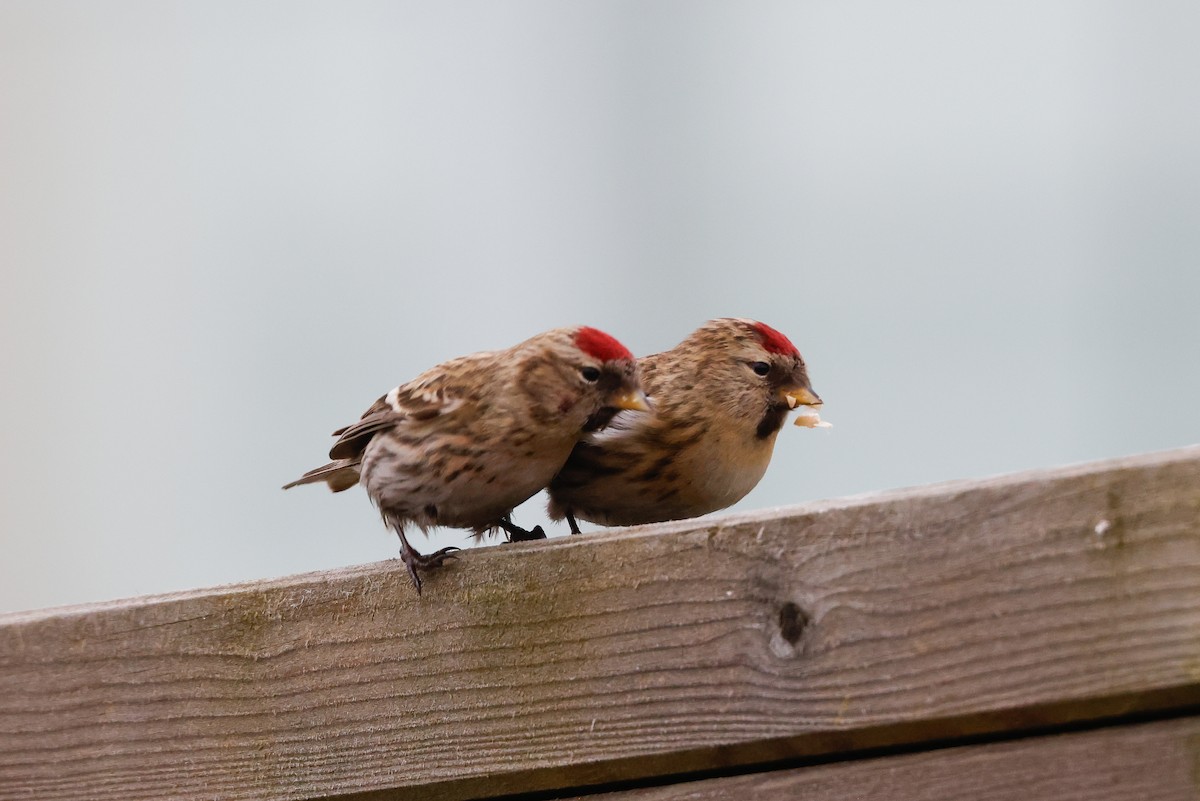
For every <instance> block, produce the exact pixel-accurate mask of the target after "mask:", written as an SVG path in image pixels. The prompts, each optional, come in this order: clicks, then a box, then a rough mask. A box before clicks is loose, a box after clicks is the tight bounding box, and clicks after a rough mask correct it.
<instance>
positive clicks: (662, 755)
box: [0, 447, 1200, 801]
mask: <svg viewBox="0 0 1200 801" xmlns="http://www.w3.org/2000/svg"><path fill="white" fill-rule="evenodd" d="M1198 709H1200V447H1192V448H1186V449H1181V450H1176V451H1171V452H1167V453H1161V454H1152V455H1148V456H1139V457H1134V458H1128V459H1119V460H1113V461H1108V462H1102V463H1097V464H1092V465H1085V466H1080V467H1071V468H1065V469H1057V470H1050V471H1041V472H1032V473H1024V474H1020V475H1015V476H1009V477H1003V478H998V479H989V480H985V481H972V482H955V483H949V484H943V485H937V486H931V487H924V488H919V489H913V490H903V491H897V492H889V493H883V494H878V495H873V496H867V497H861V498H851V499H847V500H839V501H830V502H823V503H816V504H810V505H806V506H801V507H795V508H790V509H783V510H772V511H767V512H761V513H755V514H748V515H740V516H733V517H726V518H719V519H714V520H703V521H691V522H684V523H678V524H670V525H661V526H652V527H642V528H636V529H624V530H615V531H610V532H601V533H592V534H588V535H586V536H581V537H571V538H562V539H555V540H550V541H545V542H538V543H522V544H514V545H503V546H497V547H491V548H483V549H478V550H473V551H470V552H468V553H465V554H463V555H462V558H461V559H460V560H458V561H456V562H454V563H452V564H450V565H449V566H448V568H447V569H445V570H444V571H441V572H439V573H437V574H434V575H431V576H430V578H429V580H428V581H427V582H426V589H425V595H424V596H423V597H420V598H418V597H417V596H416V595H415V593H414V592H413V591H412V587H411V586H410V585H409V582H408V579H407V577H406V575H405V573H404V571H403V569H402V568H401V567H400V566H399V564H398V563H396V562H383V563H379V564H373V565H366V566H363V567H360V568H354V569H346V570H336V571H330V572H326V573H317V574H310V575H303V576H296V577H292V578H288V579H281V580H276V581H264V582H258V583H252V584H245V585H238V586H231V587H221V588H217V589H211V590H201V591H195V592H187V593H180V594H176V595H168V596H158V597H151V598H139V599H133V600H129V601H119V602H113V603H105V604H95V605H90V606H81V607H72V608H65V609H51V610H46V611H38V612H28V613H20V614H15V615H7V616H2V617H0V799H17V798H20V799H27V798H37V799H68V798H69V799H78V798H87V799H122V800H124V799H168V798H170V799H189V800H193V799H219V800H220V801H226V800H227V799H316V798H322V799H327V798H342V799H358V800H359V801H366V800H367V799H405V798H414V799H416V798H420V799H431V800H433V801H437V800H438V799H447V800H449V799H467V798H479V797H495V796H501V795H506V794H514V793H523V792H531V791H542V792H543V793H544V796H545V797H569V796H574V795H578V794H581V793H595V792H596V791H597V789H601V790H605V791H609V792H611V794H603V795H600V796H596V795H593V796H592V797H593V798H606V799H607V798H612V799H614V801H615V800H616V799H630V801H633V800H634V799H637V801H645V800H647V799H685V798H686V799H720V798H739V799H741V798H746V797H762V798H792V797H797V796H799V795H803V796H804V797H806V798H816V799H825V798H829V799H833V798H844V797H853V798H863V799H876V798H878V799H884V798H889V799H892V798H894V799H910V798H911V799H916V798H945V797H963V798H976V799H997V801H1000V800H1001V799H1018V798H1019V799H1021V801H1030V800H1031V799H1036V798H1055V799H1058V798H1079V799H1084V798H1087V799H1104V800H1107V799H1116V798H1135V797H1136V798H1149V799H1184V798H1192V799H1194V798H1197V797H1200V790H1197V787H1198V786H1200V784H1198V783H1200V713H1198V712H1197V710H1198ZM1150 717H1153V718H1156V719H1155V720H1147V718H1150ZM1135 720H1136V721H1141V722H1137V723H1135V722H1134V721H1135ZM1047 727H1065V728H1067V729H1070V731H1066V732H1064V733H1050V732H1049V731H1048V729H1047ZM1030 735H1037V736H1030ZM962 738H967V739H962ZM972 738H974V739H972ZM960 741H961V742H963V743H967V744H963V745H961V746H958V747H953V746H955V745H956V742H960ZM890 752H895V753H890ZM900 752H903V753H900ZM864 754H865V755H867V756H871V757H872V758H863V757H864ZM989 777H990V779H989ZM1089 788H1090V789H1089Z"/></svg>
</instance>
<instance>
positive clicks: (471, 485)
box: [284, 326, 648, 593]
mask: <svg viewBox="0 0 1200 801" xmlns="http://www.w3.org/2000/svg"><path fill="white" fill-rule="evenodd" d="M647 408H648V407H647V404H646V396H645V394H644V393H643V392H642V389H641V386H640V384H639V380H638V368H637V362H636V360H635V359H634V357H633V354H631V353H630V352H629V350H628V349H626V348H625V346H624V345H622V344H621V343H620V342H618V341H617V340H616V339H614V338H613V337H611V336H609V335H608V334H606V333H604V332H603V331H599V330H597V329H595V328H590V327H587V326H581V327H576V328H557V329H554V330H552V331H547V332H545V333H542V334H538V335H537V336H534V337H532V338H530V339H527V340H526V341H524V342H522V343H520V344H518V345H514V346H513V347H511V348H508V349H507V350H501V351H490V352H486V353H475V354H472V355H470V356H463V357H460V358H457V359H452V360H450V361H448V362H444V363H442V364H439V365H438V366H436V367H434V368H432V369H430V370H427V371H425V372H424V373H422V374H421V375H419V376H417V377H416V378H415V379H413V380H412V381H410V382H408V383H407V384H401V385H400V386H398V387H396V388H395V389H393V390H391V391H390V392H388V393H387V394H386V395H384V396H383V397H381V398H380V399H379V400H377V401H375V404H374V405H373V406H371V408H370V409H367V411H366V412H365V413H364V414H363V416H362V419H360V420H359V421H358V422H357V423H355V424H353V425H351V426H347V427H346V428H341V429H338V430H337V431H335V432H333V434H334V436H336V437H337V438H338V439H337V441H336V442H335V443H334V445H333V448H332V449H331V450H330V451H329V458H330V459H332V460H333V461H332V462H330V463H329V464H327V465H323V466H321V467H318V468H316V469H315V470H310V471H309V472H307V473H305V474H304V475H303V476H301V477H300V478H299V479H297V480H296V481H293V482H292V483H290V484H287V485H285V486H284V489H288V488H289V487H294V486H296V485H298V484H314V483H317V482H324V483H326V484H328V485H329V488H330V489H331V490H333V491H334V492H341V491H342V490H346V489H349V488H350V487H353V486H354V485H355V484H359V483H361V484H362V485H363V487H364V488H365V489H366V491H367V494H368V495H369V496H370V497H371V500H372V501H374V503H375V505H376V506H377V507H378V508H379V511H380V513H381V514H382V515H383V520H384V522H385V523H386V524H387V525H388V526H389V527H391V528H392V529H393V530H394V531H395V532H396V534H397V535H399V537H400V557H401V559H403V561H404V564H405V565H406V566H407V568H408V572H409V575H410V576H411V577H412V580H413V584H414V585H415V586H416V588H417V592H418V593H420V592H421V577H420V574H419V573H418V570H427V569H430V568H434V567H438V566H440V565H441V564H442V562H443V561H444V560H445V559H446V557H447V555H448V554H449V553H450V552H451V551H455V550H458V549H457V548H443V549H442V550H440V551H438V552H437V553H434V554H429V555H423V554H420V553H418V552H417V551H416V550H415V549H414V548H413V547H412V545H411V544H410V543H409V541H408V537H407V536H406V535H405V528H406V527H408V526H409V525H416V526H417V527H418V528H420V529H421V530H422V531H426V530H428V529H429V528H432V527H435V526H448V527H451V528H465V529H470V530H472V531H473V532H474V534H475V536H476V537H477V538H478V537H481V536H482V535H483V534H485V533H491V532H494V531H495V530H496V529H503V530H504V531H505V532H507V533H508V535H509V537H510V538H512V539H536V538H540V537H543V536H545V535H544V534H543V533H542V531H541V529H540V527H538V528H535V529H534V530H533V531H532V532H530V531H525V530H524V529H521V528H518V527H517V526H515V525H514V524H513V522H512V520H511V518H510V515H511V513H512V510H513V508H514V507H515V506H517V505H519V504H521V503H523V502H524V501H526V500H527V499H529V498H530V497H532V496H533V495H534V494H535V493H537V492H538V491H539V490H541V489H542V488H543V487H545V486H546V484H548V483H549V481H550V479H551V478H553V477H554V475H555V473H557V472H558V471H559V469H561V468H562V466H563V463H564V462H566V460H567V457H568V456H569V455H570V453H571V449H572V448H573V447H574V446H575V443H576V442H577V441H578V440H579V438H580V436H582V435H583V433H584V431H585V430H586V429H590V428H593V427H595V426H596V425H598V424H599V423H601V422H603V421H604V420H606V419H608V418H611V417H612V415H613V414H614V413H615V412H616V411H618V410H631V411H634V410H636V411H645V410H646V409H647Z"/></svg>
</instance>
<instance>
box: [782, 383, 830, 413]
mask: <svg viewBox="0 0 1200 801" xmlns="http://www.w3.org/2000/svg"><path fill="white" fill-rule="evenodd" d="M783 398H784V400H786V401H787V405H788V408H789V409H795V408H796V407H797V406H820V405H821V404H822V403H823V402H824V401H822V400H821V397H820V396H819V395H817V393H815V392H813V391H812V390H811V389H809V388H808V387H796V388H795V389H788V390H784V392H783Z"/></svg>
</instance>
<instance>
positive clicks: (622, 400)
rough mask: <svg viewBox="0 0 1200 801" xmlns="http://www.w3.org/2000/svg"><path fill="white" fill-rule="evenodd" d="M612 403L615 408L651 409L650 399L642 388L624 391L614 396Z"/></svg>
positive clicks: (637, 410) (640, 410) (636, 410)
mask: <svg viewBox="0 0 1200 801" xmlns="http://www.w3.org/2000/svg"><path fill="white" fill-rule="evenodd" d="M612 405H613V407H614V408H617V409H625V410H628V411H631V412H648V411H650V399H649V398H647V397H646V393H645V392H643V391H642V390H640V389H630V390H626V391H625V392H622V393H621V394H620V395H617V396H616V397H614V398H613V400H612Z"/></svg>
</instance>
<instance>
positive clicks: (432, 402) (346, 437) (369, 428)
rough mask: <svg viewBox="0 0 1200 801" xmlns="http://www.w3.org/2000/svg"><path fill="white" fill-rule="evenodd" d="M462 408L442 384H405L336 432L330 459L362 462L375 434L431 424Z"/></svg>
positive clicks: (459, 401)
mask: <svg viewBox="0 0 1200 801" xmlns="http://www.w3.org/2000/svg"><path fill="white" fill-rule="evenodd" d="M463 405H464V401H463V399H462V398H460V397H457V396H456V395H455V394H453V392H452V391H451V390H450V389H449V388H447V387H445V386H443V385H442V382H440V381H428V380H425V381H421V380H418V381H413V382H410V383H408V384H402V385H401V386H398V387H396V388H395V389H393V390H392V391H391V392H389V393H388V394H386V395H384V396H383V397H382V398H380V399H379V400H377V401H375V403H374V404H373V405H372V406H371V408H370V409H367V411H366V412H364V413H363V416H362V419H360V420H359V421H358V422H357V423H354V424H353V425H349V426H346V427H345V428H339V429H338V430H337V431H334V432H333V435H334V436H335V437H337V438H338V439H337V442H335V443H334V444H333V447H332V448H330V450H329V458H330V459H355V460H356V459H359V458H361V457H362V453H363V451H364V450H366V447H367V443H368V442H370V441H371V439H372V438H374V437H375V436H376V435H378V434H382V433H384V432H385V431H391V430H392V429H394V428H396V427H398V426H406V427H407V426H421V425H428V424H429V423H431V422H433V421H435V420H437V419H438V418H441V417H444V416H446V415H449V414H452V413H454V412H455V411H457V410H458V409H460V408H462V407H463Z"/></svg>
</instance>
